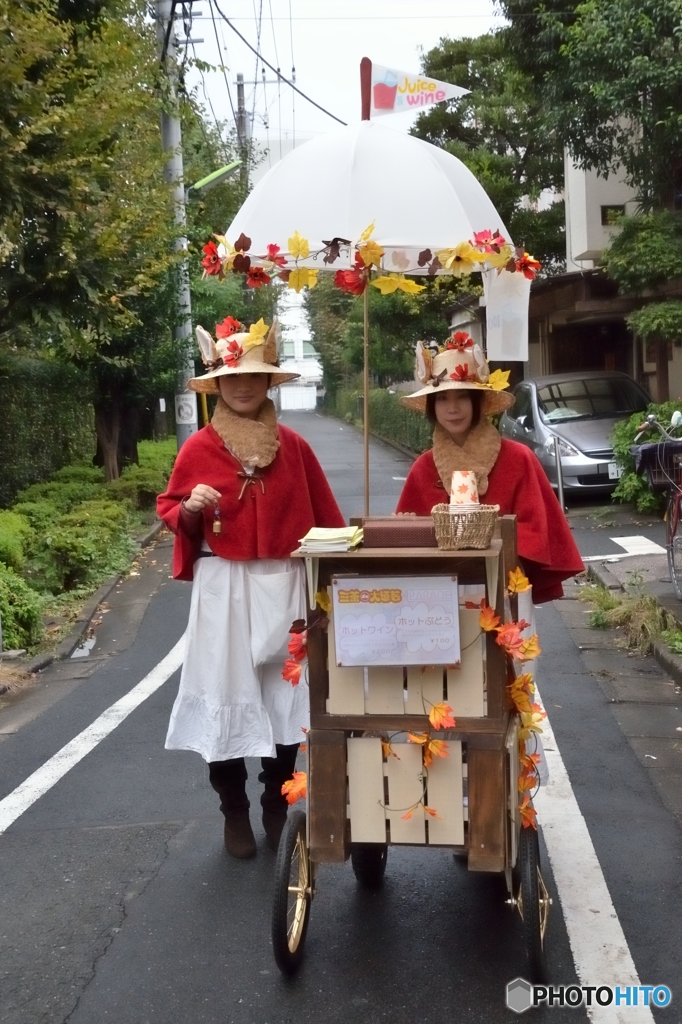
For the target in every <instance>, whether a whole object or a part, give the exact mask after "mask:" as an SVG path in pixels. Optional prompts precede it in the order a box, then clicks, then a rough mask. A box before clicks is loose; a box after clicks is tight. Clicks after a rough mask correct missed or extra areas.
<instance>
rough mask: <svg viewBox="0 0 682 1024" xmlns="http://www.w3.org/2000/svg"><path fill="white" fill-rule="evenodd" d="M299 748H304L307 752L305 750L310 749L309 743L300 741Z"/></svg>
mask: <svg viewBox="0 0 682 1024" xmlns="http://www.w3.org/2000/svg"><path fill="white" fill-rule="evenodd" d="M298 749H299V750H302V751H303V752H304V753H305V751H306V750H307V749H308V744H307V743H299V745H298Z"/></svg>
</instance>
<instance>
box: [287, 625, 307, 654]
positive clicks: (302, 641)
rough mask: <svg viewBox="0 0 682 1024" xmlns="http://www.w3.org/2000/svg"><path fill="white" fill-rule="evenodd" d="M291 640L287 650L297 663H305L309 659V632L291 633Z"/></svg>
mask: <svg viewBox="0 0 682 1024" xmlns="http://www.w3.org/2000/svg"><path fill="white" fill-rule="evenodd" d="M290 635H291V640H290V641H289V643H288V644H287V650H288V652H289V654H290V655H291V657H292V658H295V659H296V661H303V660H304V658H307V657H308V632H307V631H306V632H305V633H291V634H290Z"/></svg>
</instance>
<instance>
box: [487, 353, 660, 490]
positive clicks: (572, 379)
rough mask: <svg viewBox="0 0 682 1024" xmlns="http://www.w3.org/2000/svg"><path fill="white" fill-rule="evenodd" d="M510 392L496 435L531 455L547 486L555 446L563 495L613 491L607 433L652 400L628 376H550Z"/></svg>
mask: <svg viewBox="0 0 682 1024" xmlns="http://www.w3.org/2000/svg"><path fill="white" fill-rule="evenodd" d="M513 394H514V399H515V401H514V405H513V406H512V407H511V409H508V410H507V412H505V413H504V414H503V415H502V417H501V419H500V433H501V434H502V436H503V437H508V438H510V439H511V440H512V441H519V442H520V443H521V444H525V445H528V447H529V448H531V449H532V450H533V451H534V452H535V454H536V455H537V457H538V459H539V460H540V462H541V464H542V468H543V469H544V471H545V473H546V474H547V476H548V478H549V482H550V483H551V484H552V487H556V486H557V472H556V454H555V448H554V446H555V444H556V443H557V442H558V444H559V454H560V456H561V470H562V475H563V480H564V489H565V490H566V491H573V492H576V491H588V490H595V491H596V490H613V488H614V487H615V486H616V483H617V482H618V477H619V476H620V470H619V468H618V467H617V465H616V463H615V461H614V457H613V447H612V446H611V441H610V435H611V431H612V430H613V428H614V426H615V424H616V423H618V422H619V421H620V420H625V419H628V418H629V417H630V416H631V415H632V414H633V413H635V412H644V410H645V409H646V408H647V406H648V405H649V403H650V402H651V399H650V398H649V396H648V395H647V393H646V392H645V391H644V390H643V389H642V388H641V387H640V386H639V385H638V384H636V383H635V381H634V380H633V379H632V378H631V377H628V375H627V374H626V373H615V372H611V371H605V370H594V371H590V372H575V373H555V374H552V375H551V376H548V377H534V378H532V379H531V380H524V381H523V382H522V383H521V384H518V385H517V386H516V387H515V388H514V392H513Z"/></svg>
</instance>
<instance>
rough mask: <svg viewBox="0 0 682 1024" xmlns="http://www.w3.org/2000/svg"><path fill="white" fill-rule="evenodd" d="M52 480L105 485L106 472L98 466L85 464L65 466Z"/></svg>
mask: <svg viewBox="0 0 682 1024" xmlns="http://www.w3.org/2000/svg"><path fill="white" fill-rule="evenodd" d="M52 479H53V480H60V481H62V482H66V481H69V482H78V483H88V484H103V483H104V471H103V470H102V469H100V468H99V467H98V466H88V465H84V464H80V465H78V464H77V465H75V466H63V467H62V469H58V470H57V472H56V473H55V474H54V475H53V476H52Z"/></svg>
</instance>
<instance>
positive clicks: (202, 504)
mask: <svg viewBox="0 0 682 1024" xmlns="http://www.w3.org/2000/svg"><path fill="white" fill-rule="evenodd" d="M220 498H221V494H220V491H216V490H215V488H214V487H210V486H209V485H208V484H197V485H196V487H195V488H194V489H193V490H192V493H191V494H190V496H189V498H186V499H185V501H184V503H183V508H184V509H185V510H186V511H187V512H191V513H193V514H196V513H197V512H201V510H202V509H204V508H210V507H211V506H215V505H217V504H218V502H219V501H220Z"/></svg>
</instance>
